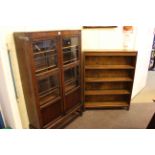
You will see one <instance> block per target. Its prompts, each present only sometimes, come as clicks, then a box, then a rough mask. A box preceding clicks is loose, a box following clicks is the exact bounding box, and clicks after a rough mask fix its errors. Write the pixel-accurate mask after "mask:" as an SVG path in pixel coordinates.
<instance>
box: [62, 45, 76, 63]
mask: <svg viewBox="0 0 155 155" xmlns="http://www.w3.org/2000/svg"><path fill="white" fill-rule="evenodd" d="M78 53H79V51H78V46H75V47H69V48H65V49H63V63H64V65H65V64H68V63H71V62H74V61H77V60H78V57H79V56H78Z"/></svg>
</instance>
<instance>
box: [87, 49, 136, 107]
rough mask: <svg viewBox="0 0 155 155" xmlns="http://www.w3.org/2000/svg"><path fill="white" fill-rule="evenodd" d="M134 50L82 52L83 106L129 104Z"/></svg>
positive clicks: (118, 105) (132, 78)
mask: <svg viewBox="0 0 155 155" xmlns="http://www.w3.org/2000/svg"><path fill="white" fill-rule="evenodd" d="M136 57H137V52H136V51H84V106H85V108H87V109H91V108H126V109H129V107H130V100H131V94H132V87H133V82H134V73H135V66H136Z"/></svg>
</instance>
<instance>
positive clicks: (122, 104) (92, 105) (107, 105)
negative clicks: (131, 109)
mask: <svg viewBox="0 0 155 155" xmlns="http://www.w3.org/2000/svg"><path fill="white" fill-rule="evenodd" d="M85 107H86V108H117V107H128V103H127V102H93V103H89V102H86V103H85Z"/></svg>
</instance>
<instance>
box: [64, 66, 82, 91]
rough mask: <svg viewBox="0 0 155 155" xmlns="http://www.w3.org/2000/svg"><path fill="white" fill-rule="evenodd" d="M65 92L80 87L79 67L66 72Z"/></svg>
mask: <svg viewBox="0 0 155 155" xmlns="http://www.w3.org/2000/svg"><path fill="white" fill-rule="evenodd" d="M64 82H65V92H67V91H69V90H71V89H74V88H76V87H78V86H79V85H80V77H79V66H76V67H73V68H70V69H67V70H65V71H64Z"/></svg>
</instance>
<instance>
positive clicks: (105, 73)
mask: <svg viewBox="0 0 155 155" xmlns="http://www.w3.org/2000/svg"><path fill="white" fill-rule="evenodd" d="M133 73H134V72H133V71H132V70H113V69H111V70H86V71H85V77H89V78H104V77H133Z"/></svg>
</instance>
